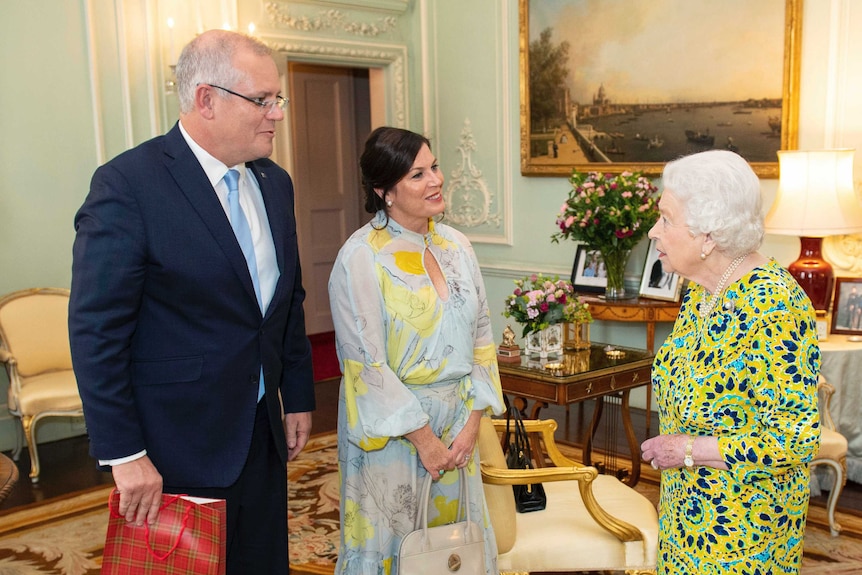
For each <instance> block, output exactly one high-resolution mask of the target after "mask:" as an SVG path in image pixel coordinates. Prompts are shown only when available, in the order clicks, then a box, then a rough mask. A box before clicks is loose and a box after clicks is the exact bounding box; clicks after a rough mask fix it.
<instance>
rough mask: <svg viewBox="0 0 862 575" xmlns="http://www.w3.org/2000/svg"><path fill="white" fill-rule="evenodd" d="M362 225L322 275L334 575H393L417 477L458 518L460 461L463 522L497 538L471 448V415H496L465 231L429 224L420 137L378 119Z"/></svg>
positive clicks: (432, 510)
mask: <svg viewBox="0 0 862 575" xmlns="http://www.w3.org/2000/svg"><path fill="white" fill-rule="evenodd" d="M360 167H361V169H362V177H363V185H364V188H365V209H366V211H368V212H369V213H372V214H374V216H373V218H372V220H371V221H370V222H369V223H368V224H366V225H365V226H363V227H362V228H360V229H359V230H358V231H356V232H355V233H354V234H353V235H352V236H351V237H350V238H349V239H348V240H347V242H346V243H345V244H344V246H342V248H341V250H340V252H339V254H338V258H337V259H336V262H335V266H334V268H333V270H332V275H331V276H330V280H329V294H330V302H331V306H332V317H333V322H334V324H335V337H336V348H337V350H338V357H339V361H340V363H341V370H342V373H343V377H342V380H341V389H340V394H339V395H340V396H339V405H338V463H339V471H340V474H341V523H340V525H341V544H340V550H339V556H338V562H337V564H336V568H335V572H336V573H338V574H349V575H356V574H363V575H365V574H368V575H370V574H373V575H377V574H391V575H394V574H396V573H398V564H397V562H398V547H399V545H400V543H401V540H402V539H403V537H404V536H405V535H406V534H407V533H409V532H410V531H412V530H413V529H414V523H415V520H416V517H417V514H418V511H419V509H418V505H419V503H418V501H419V497H418V494H417V490H418V488H419V487H420V486H421V485H422V482H423V480H424V478H425V477H426V476H427V475H428V474H431V476H432V478H433V479H434V484H433V486H432V490H431V504H430V505H429V512H428V518H429V522H430V524H431V525H432V526H433V525H437V524H443V523H450V522H452V521H454V520H456V512H457V503H458V500H459V481H458V476H459V474H458V472H457V470H458V469H459V468H465V469H466V470H467V474H468V477H469V479H468V480H469V482H470V495H471V507H472V509H471V517H472V518H473V519H474V520H478V521H480V522H482V523H483V524H484V527H485V550H486V558H485V566H486V570H487V573H488V575H492V574H494V575H496V573H497V570H496V555H497V551H496V544H495V541H494V534H493V531H492V529H491V526H490V523H489V521H488V517H487V513H486V511H485V505H484V495H483V491H482V480H481V475H480V472H479V468H478V459H477V458H475V457H474V455H475V453H474V447H475V442H476V436H477V433H478V427H479V420H480V418H481V416H482V414H483V413H485V412H489V413H500V412H502V411H503V399H502V391H501V388H500V376H499V372H498V370H497V361H496V352H495V347H494V341H493V337H492V334H491V320H490V316H489V312H488V305H487V301H486V297H485V288H484V284H483V281H482V276H481V274H480V271H479V265H478V262H477V261H476V256H475V254H474V253H473V249H472V247H471V246H470V243H469V241H468V240H467V238H466V237H465V236H464V235H463V234H461V233H460V232H458V231H457V230H455V229H453V228H451V227H449V226H446V225H443V224H440V223H436V224H435V222H434V219H433V218H434V217H435V216H439V215H441V214H442V213H443V210H444V208H445V204H444V201H443V195H442V185H443V175H442V173H441V172H440V170H439V167H438V165H437V161H436V159H435V158H434V156H433V155H432V153H431V148H430V144H429V142H428V140H427V139H426V138H424V137H422V136H420V135H419V134H415V133H413V132H409V131H407V130H401V129H397V128H389V127H384V128H378V129H377V130H375V131H374V132H373V133H372V134H371V135H370V136H369V138H368V140H367V141H366V144H365V150H364V152H363V155H362V158H361V160H360Z"/></svg>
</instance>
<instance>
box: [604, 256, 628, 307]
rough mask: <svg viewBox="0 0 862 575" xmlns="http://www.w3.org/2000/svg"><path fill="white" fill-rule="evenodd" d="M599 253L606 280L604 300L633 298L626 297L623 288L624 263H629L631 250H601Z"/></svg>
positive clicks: (624, 288)
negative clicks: (600, 253) (603, 264)
mask: <svg viewBox="0 0 862 575" xmlns="http://www.w3.org/2000/svg"><path fill="white" fill-rule="evenodd" d="M601 252H602V261H604V263H605V272H606V274H607V278H608V283H607V286H606V287H605V299H607V300H620V299H626V298H628V297H634V296H627V295H626V287H625V274H626V263H627V262H628V261H629V254H630V253H631V250H624V249H618V250H615V249H603V250H601Z"/></svg>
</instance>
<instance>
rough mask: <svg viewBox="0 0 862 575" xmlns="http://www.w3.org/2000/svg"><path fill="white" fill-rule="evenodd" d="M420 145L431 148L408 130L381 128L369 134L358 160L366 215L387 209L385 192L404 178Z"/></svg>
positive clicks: (423, 139)
mask: <svg viewBox="0 0 862 575" xmlns="http://www.w3.org/2000/svg"><path fill="white" fill-rule="evenodd" d="M423 144H424V145H426V146H428V149H431V142H430V141H429V140H428V138H426V137H425V136H422V135H420V134H417V133H416V132H411V131H410V130H402V129H401V128H392V127H390V126H381V127H380V128H377V129H376V130H374V131H373V132H371V135H370V136H368V139H367V140H365V150H364V151H363V152H362V157H361V158H359V168H360V170H362V187H363V189H364V190H365V211H366V212H368V213H369V214H376V213H377V212H378V211H379V210H385V209H386V200H385V195H386V192H387V191H389V190H391V189H392V188H393V187H394V186H395V184H397V183H398V182H399V181H400V180H401V178H403V177H404V176H405V175H407V172H409V171H410V168H412V167H413V161H414V160H415V159H416V156H417V155H418V154H419V150H420V149H422V145H423ZM375 188H376V189H381V190H383V191H384V194H383V195H384V197H380V196H378V195H377V193H375V191H374V190H375Z"/></svg>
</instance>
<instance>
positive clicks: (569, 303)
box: [503, 274, 592, 358]
mask: <svg viewBox="0 0 862 575" xmlns="http://www.w3.org/2000/svg"><path fill="white" fill-rule="evenodd" d="M503 315H504V316H506V317H512V318H514V319H515V321H517V322H518V323H520V324H521V325H522V326H523V332H522V336H523V337H524V338H525V343H524V349H525V350H526V352H527V353H528V354H531V355H538V356H539V357H541V358H546V357H548V356H549V355H561V354H562V350H563V340H564V335H563V324H564V323H566V322H571V323H582V322H587V323H589V322H591V321H592V316H591V315H590V312H589V309H588V307H587V305H586V304H585V303H584V302H583V301H582V300H581V299H580V298H578V297H577V295H576V294H575V289H574V287H573V286H572V284H571V282H569V281H566V280H561V279H559V278H558V277H553V278H551V277H548V276H544V275H541V274H533V275H530V276H527V277H525V278H522V279H518V280H515V289H514V291H513V292H512V294H511V295H509V296H507V297H506V302H505V307H504V309H503Z"/></svg>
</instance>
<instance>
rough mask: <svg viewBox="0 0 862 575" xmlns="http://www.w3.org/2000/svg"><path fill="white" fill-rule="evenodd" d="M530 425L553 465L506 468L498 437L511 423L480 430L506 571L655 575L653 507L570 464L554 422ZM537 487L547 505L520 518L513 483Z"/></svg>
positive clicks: (487, 423)
mask: <svg viewBox="0 0 862 575" xmlns="http://www.w3.org/2000/svg"><path fill="white" fill-rule="evenodd" d="M524 424H525V426H526V429H527V432H528V433H538V434H541V438H542V443H544V446H545V451H546V452H547V455H548V457H549V459H550V460H551V462H552V463H553V465H554V467H543V468H539V469H530V470H510V469H508V468H507V467H506V460H505V456H504V455H503V449H502V447H501V446H500V439H499V435H498V432H499V431H501V430H503V429H505V421H502V422H501V421H496V422H494V421H493V420H491V419H490V418H487V417H485V418H483V419H482V423H481V426H480V428H479V439H478V446H479V456H480V460H481V469H482V480H483V482H484V484H485V485H484V489H485V499H486V502H487V505H488V513H489V515H490V518H491V524H492V525H493V526H494V532H495V536H496V539H497V547H498V553H499V555H498V558H497V561H498V564H497V567H498V568H499V570H500V572H501V573H519V574H520V573H529V572H570V571H606V570H607V571H625V572H626V573H629V574H646V573H655V566H656V556H657V548H658V514H657V512H656V509H655V506H654V505H653V504H652V503H651V502H650V501H649V500H648V499H647V498H646V497H644V496H643V495H642V494H640V493H638V492H637V491H635V490H634V489H632V488H631V487H629V486H627V485H625V484H623V483H622V482H621V481H619V480H618V479H617V478H615V477H612V476H609V475H600V474H599V473H598V472H597V470H596V468H595V467H587V466H584V465H582V464H580V463H577V462H575V461H572V460H570V459H568V458H566V457H565V456H564V455H563V454H562V453H561V452H560V450H559V448H558V447H557V445H556V443H555V442H554V430H556V428H557V423H556V422H555V421H553V420H540V421H536V420H525V421H524ZM495 426H496V428H495ZM536 482H541V483H542V485H543V486H544V488H545V492H546V493H547V500H548V503H547V507H546V508H545V509H544V510H542V511H534V512H530V513H517V512H516V511H515V501H514V496H513V493H512V488H511V485H515V484H526V483H536Z"/></svg>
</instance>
